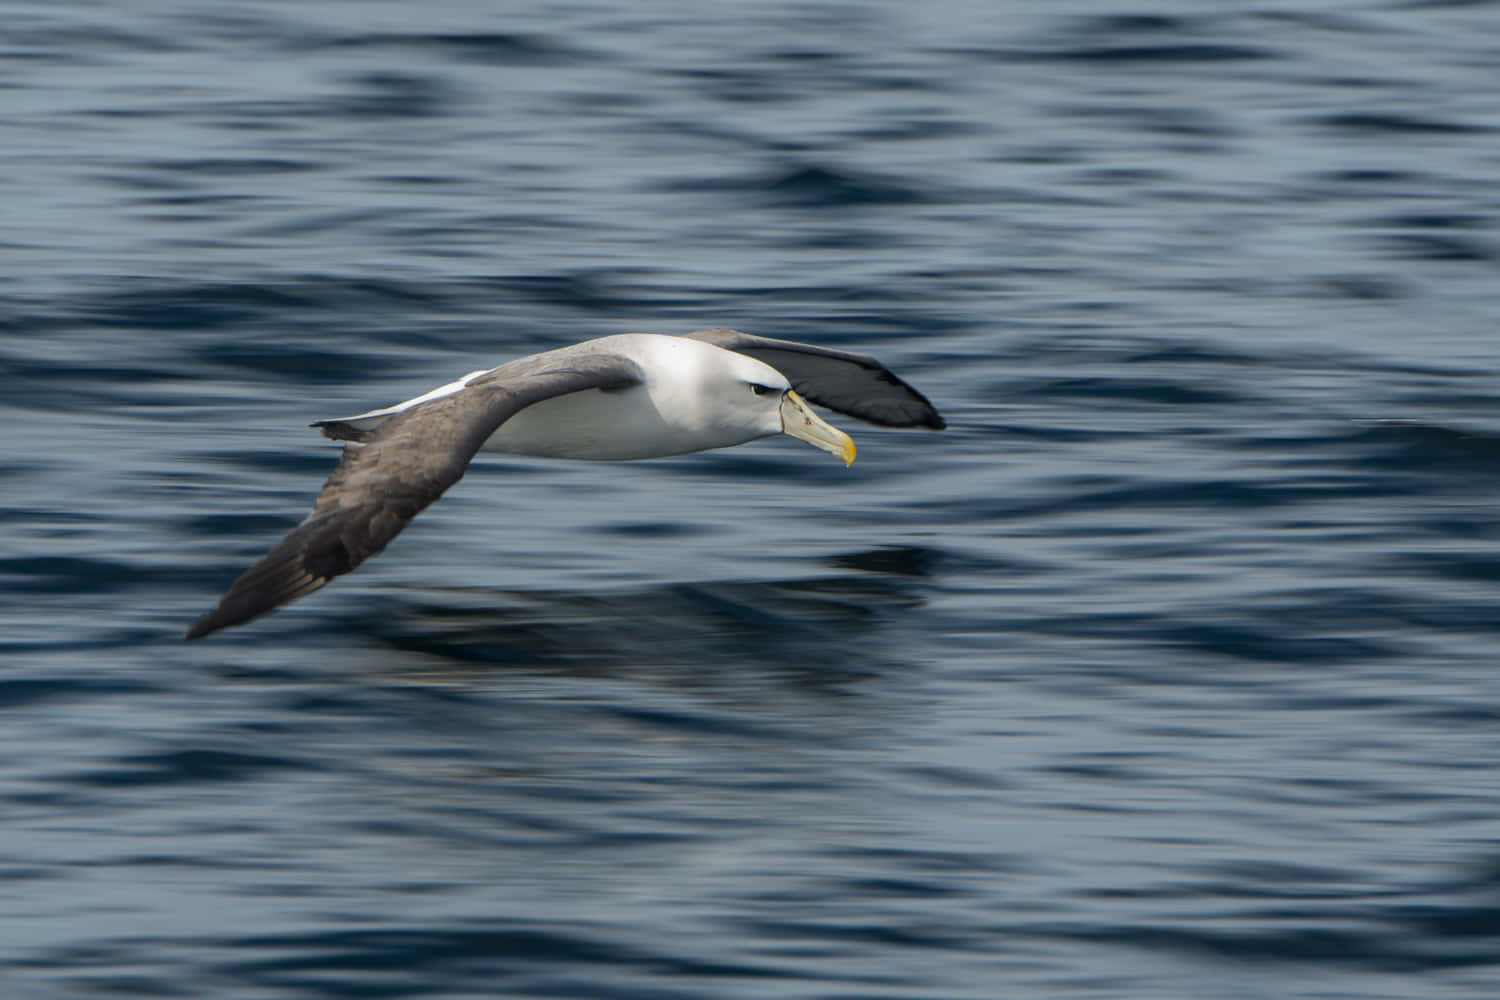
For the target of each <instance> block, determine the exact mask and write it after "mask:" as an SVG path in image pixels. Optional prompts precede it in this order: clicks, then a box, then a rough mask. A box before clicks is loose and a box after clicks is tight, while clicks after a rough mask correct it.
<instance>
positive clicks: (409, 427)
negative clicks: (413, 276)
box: [186, 355, 642, 639]
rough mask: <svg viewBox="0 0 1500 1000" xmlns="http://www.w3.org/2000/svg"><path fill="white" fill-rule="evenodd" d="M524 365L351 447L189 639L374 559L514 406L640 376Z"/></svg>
mask: <svg viewBox="0 0 1500 1000" xmlns="http://www.w3.org/2000/svg"><path fill="white" fill-rule="evenodd" d="M530 360H531V359H524V361H530ZM524 361H523V362H516V363H514V365H516V366H519V367H516V368H514V369H513V370H509V371H508V369H512V367H513V366H512V365H504V366H501V367H500V368H497V369H495V371H494V372H491V373H490V374H488V375H486V376H484V377H483V379H482V381H483V384H479V385H470V386H469V387H468V388H465V389H462V390H460V391H459V392H456V393H454V394H453V395H451V396H443V397H441V398H439V399H434V400H431V401H429V402H426V403H421V404H419V405H417V406H414V407H412V408H411V409H409V410H406V411H404V412H402V413H399V414H397V415H396V416H394V417H392V418H390V419H389V420H387V421H386V422H385V423H384V424H382V425H381V426H380V428H379V429H378V430H377V431H375V432H374V433H373V434H372V435H371V436H370V438H369V440H368V443H366V444H360V445H350V446H348V447H346V448H345V449H344V457H343V460H342V461H340V462H339V464H338V467H337V468H335V469H334V470H333V475H331V476H329V477H328V482H326V483H324V484H323V489H322V491H321V492H320V493H319V494H318V499H317V501H316V502H314V504H313V509H312V513H311V514H309V515H308V516H307V519H306V520H304V521H303V522H302V523H301V524H299V525H297V527H295V528H293V529H292V530H291V532H290V533H288V534H287V536H286V537H285V538H283V539H282V540H281V542H280V544H278V545H277V546H276V547H275V548H273V549H272V550H271V551H270V552H268V553H267V554H266V556H265V558H263V559H261V561H260V562H258V563H256V564H255V565H254V566H251V567H250V568H249V569H248V570H246V571H245V572H244V573H243V574H242V575H241V576H240V578H239V579H238V580H235V581H234V584H233V585H232V586H231V587H230V588H229V592H228V593H227V594H225V595H224V597H223V599H222V600H220V601H219V604H218V607H216V608H214V609H213V610H212V611H210V612H208V614H206V615H204V616H203V617H202V618H200V619H198V621H197V622H196V623H195V624H194V625H193V627H192V628H191V629H189V630H188V633H187V636H186V638H188V639H197V638H199V637H201V636H205V635H207V634H208V633H210V632H213V631H216V630H217V629H221V628H224V627H226V626H229V625H238V624H240V623H241V622H245V621H249V620H250V619H251V618H254V617H256V616H257V615H261V614H264V613H265V612H267V611H270V610H271V609H273V608H276V607H279V606H281V605H283V604H285V603H287V602H288V601H294V600H296V599H297V598H299V597H301V596H303V595H304V594H308V593H311V592H312V591H314V590H317V589H318V588H319V587H321V586H323V584H325V583H327V582H328V581H329V580H331V579H333V578H334V577H336V576H338V575H340V574H342V573H347V572H349V571H350V570H351V569H353V568H354V567H356V566H358V565H359V564H360V563H362V562H364V561H365V560H366V559H368V558H370V557H371V556H373V555H375V554H376V553H377V552H379V551H380V550H381V549H383V548H385V547H386V545H387V544H388V543H389V542H390V540H391V539H392V538H395V537H396V536H397V535H398V534H400V532H401V529H402V528H404V527H406V523H407V522H408V521H410V520H411V519H412V518H413V517H416V516H417V514H418V513H419V512H420V511H421V510H422V509H423V508H425V507H426V506H427V505H428V504H430V503H432V501H434V500H436V499H437V498H438V497H440V496H442V495H443V491H444V490H446V489H447V488H448V487H450V486H452V485H453V484H454V483H456V482H458V480H459V479H460V478H462V477H463V474H464V470H465V469H466V468H468V465H469V460H470V459H472V458H473V457H474V453H475V452H477V451H478V450H479V447H480V446H481V445H482V444H484V441H485V439H486V438H488V437H489V436H490V435H491V434H492V433H494V431H495V429H496V428H497V427H499V426H500V425H501V424H503V423H504V422H505V421H506V420H508V419H510V417H511V416H512V415H513V414H515V413H516V412H518V411H520V410H522V409H524V408H525V407H527V406H530V405H531V404H532V403H536V402H539V401H541V400H543V399H548V398H550V397H552V396H561V395H564V394H565V393H570V392H578V391H580V390H582V389H603V388H610V389H614V388H623V387H625V386H627V385H632V384H637V383H639V382H640V381H641V380H642V376H641V372H640V369H639V368H638V367H636V365H635V363H634V362H632V361H629V360H628V359H625V358H619V357H614V356H609V355H597V356H595V357H593V358H586V359H581V360H580V361H579V362H577V363H576V364H574V363H571V362H570V366H569V367H567V368H554V369H552V370H544V371H530V370H527V368H526V367H525V365H524ZM476 381H479V380H476Z"/></svg>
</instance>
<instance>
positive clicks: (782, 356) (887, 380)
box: [683, 329, 948, 430]
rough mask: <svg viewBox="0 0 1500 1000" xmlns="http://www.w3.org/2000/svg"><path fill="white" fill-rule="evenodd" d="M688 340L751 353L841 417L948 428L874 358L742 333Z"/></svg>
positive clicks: (702, 334)
mask: <svg viewBox="0 0 1500 1000" xmlns="http://www.w3.org/2000/svg"><path fill="white" fill-rule="evenodd" d="M683 336H684V337H686V338H688V339H690V340H701V341H704V342H705V343H709V344H713V345H714V346H716V347H722V348H724V349H725V350H727V351H734V352H735V353H737V354H748V355H749V356H750V357H752V358H754V359H756V360H757V361H762V362H764V363H766V364H768V365H770V366H771V367H772V368H775V369H776V370H777V371H779V372H781V374H783V375H785V376H786V380H787V381H788V382H790V383H792V388H793V389H795V390H797V392H799V393H800V394H802V395H803V396H806V397H807V398H808V399H810V400H812V401H813V402H814V403H817V404H818V405H819V406H826V407H828V408H829V409H830V410H834V411H836V412H838V413H843V414H847V415H848V416H851V417H858V418H859V419H860V420H865V421H868V422H870V423H872V424H880V425H881V426H884V427H931V428H932V429H933V430H942V429H943V428H944V427H946V426H948V425H947V422H946V421H944V420H943V418H942V417H941V416H940V415H939V414H938V411H937V410H936V409H935V408H934V407H933V405H932V404H931V403H929V402H928V401H927V397H926V396H924V395H922V394H921V393H920V392H918V391H917V390H915V389H913V388H912V387H911V386H909V385H907V384H906V383H905V382H903V381H901V379H899V378H897V377H896V376H895V375H894V374H892V372H891V370H890V369H888V368H886V366H885V365H883V364H881V363H880V362H879V361H876V360H875V359H874V358H872V357H869V356H868V355H865V354H854V353H851V352H849V351H839V350H834V349H833V348H830V347H815V346H813V345H811V344H799V343H796V342H795V341H791V340H775V339H773V338H771V337H756V336H753V335H751V334H748V333H741V332H739V331H738V330H726V329H716V330H695V331H693V332H692V333H688V334H683Z"/></svg>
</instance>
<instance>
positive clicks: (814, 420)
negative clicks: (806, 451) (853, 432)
mask: <svg viewBox="0 0 1500 1000" xmlns="http://www.w3.org/2000/svg"><path fill="white" fill-rule="evenodd" d="M781 429H782V431H784V432H785V433H787V434H790V435H791V436H792V437H794V438H796V439H797V440H798V441H806V442H807V443H808V444H810V445H812V446H813V447H814V448H822V449H823V450H824V451H826V452H831V453H832V454H835V455H837V456H838V457H839V458H842V459H843V460H844V464H845V465H846V466H847V465H853V464H854V441H853V440H852V439H851V438H850V437H849V435H847V434H845V433H844V432H843V431H841V430H839V429H838V428H837V427H834V426H833V425H832V424H830V423H827V422H826V421H825V420H824V419H823V418H822V417H820V416H818V415H817V414H816V413H814V412H813V411H812V410H811V409H809V408H808V406H807V401H806V400H805V399H803V398H802V397H801V396H799V395H797V394H796V393H795V392H793V391H792V390H790V389H788V390H787V391H786V395H784V396H782V397H781Z"/></svg>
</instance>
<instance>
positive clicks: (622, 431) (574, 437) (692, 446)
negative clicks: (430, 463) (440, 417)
mask: <svg viewBox="0 0 1500 1000" xmlns="http://www.w3.org/2000/svg"><path fill="white" fill-rule="evenodd" d="M756 436H759V435H758V434H757V435H749V436H746V434H745V433H744V432H743V431H738V432H735V433H734V434H733V435H726V434H725V433H724V432H722V431H718V432H716V431H714V430H709V429H705V428H699V427H689V426H685V425H684V424H683V423H682V422H680V421H669V420H666V419H664V418H663V417H662V414H661V412H660V410H658V409H657V407H656V405H655V404H654V402H653V401H652V399H651V396H650V394H649V393H648V392H647V391H646V389H645V388H644V387H641V386H636V387H632V388H629V389H620V390H613V391H605V390H600V389H585V390H583V391H582V392H574V393H569V394H568V395H566V396H557V397H555V398H553V399H545V400H542V401H541V402H540V403H533V404H532V405H531V406H528V407H527V408H526V409H524V410H522V411H521V412H519V413H517V414H516V415H515V416H513V417H511V418H510V419H509V420H507V421H506V422H505V423H503V424H501V425H500V427H499V429H498V430H496V431H495V433H493V434H491V435H490V436H489V438H488V439H487V440H486V441H485V443H484V446H483V449H482V450H484V451H499V452H505V453H507V454H512V455H538V456H542V457H547V458H581V459H591V460H594V461H604V462H623V461H629V460H632V459H638V458H660V457H662V456H664V455H680V454H683V453H684V452H689V451H702V450H704V449H707V448H723V447H727V446H729V445H734V444H741V443H743V442H745V441H748V440H751V439H752V437H756Z"/></svg>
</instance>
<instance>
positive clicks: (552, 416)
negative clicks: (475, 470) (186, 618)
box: [186, 329, 945, 639]
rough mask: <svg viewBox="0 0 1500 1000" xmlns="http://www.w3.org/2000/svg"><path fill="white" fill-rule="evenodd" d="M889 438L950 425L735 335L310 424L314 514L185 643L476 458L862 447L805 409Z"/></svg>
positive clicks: (349, 561) (312, 581)
mask: <svg viewBox="0 0 1500 1000" xmlns="http://www.w3.org/2000/svg"><path fill="white" fill-rule="evenodd" d="M809 400H810V401H812V402H813V403H817V404H818V405H820V406H823V407H826V408H827V409H830V410H833V411H835V412H837V413H842V414H845V415H847V416H851V417H856V418H858V419H860V420H864V421H867V422H869V423H872V424H878V425H881V426H884V427H930V428H932V429H934V430H941V429H942V428H943V427H944V426H945V424H944V422H943V418H942V417H941V416H939V415H938V412H937V410H935V409H934V408H933V406H932V404H931V403H929V402H928V401H927V399H926V397H924V396H923V395H922V394H921V393H920V392H918V391H917V390H915V389H913V388H912V387H911V386H909V385H907V384H906V383H905V382H903V381H901V379H899V378H897V377H896V376H895V375H894V374H892V373H891V372H890V370H889V369H887V368H886V367H885V366H884V365H882V364H881V363H880V362H879V361H876V360H875V359H874V358H871V357H867V356H865V355H863V354H853V353H850V352H848V351H839V350H833V349H831V348H826V347H816V346H813V345H811V344H799V343H795V342H793V341H789V340H774V339H772V338H769V337H757V336H754V335H752V334H748V333H740V332H739V331H737V330H727V329H714V330H697V331H694V332H693V333H688V334H684V335H682V336H667V335H664V334H657V333H623V334H616V335H614V336H609V337H600V338H598V339H596V340H587V341H584V342H583V343H580V344H574V345H572V346H570V347H563V348H559V349H557V350H553V351H546V352H543V353H541V354H534V355H531V356H530V357H525V358H519V359H517V360H515V361H509V362H507V363H505V364H503V365H500V366H499V367H498V368H489V369H484V370H481V371H476V372H470V373H469V374H467V375H465V376H464V377H463V378H461V379H458V380H457V381H455V382H450V383H448V384H447V385H442V386H439V387H438V388H436V389H433V390H432V391H430V392H426V393H423V394H422V395H420V396H417V397H415V398H414V399H408V400H407V401H406V402H404V403H397V404H396V405H395V406H389V407H386V408H384V409H379V410H371V411H369V412H368V413H361V414H358V415H357V416H353V417H342V418H335V419H331V420H319V421H317V422H315V423H313V424H312V426H313V427H317V428H319V429H320V430H321V431H322V432H323V434H324V435H325V436H327V437H329V438H332V439H333V440H335V441H342V442H344V443H345V445H344V454H343V458H342V459H341V460H340V462H339V464H338V466H337V467H336V468H335V469H334V470H333V474H332V475H330V476H329V477H328V481H327V482H326V483H324V484H323V489H322V490H321V491H320V492H319V493H318V497H317V499H316V500H315V501H314V502H313V509H312V513H310V514H309V515H308V516H307V517H306V519H305V520H303V521H302V522H301V523H300V524H298V525H297V526H296V527H295V528H293V529H292V530H291V531H290V532H289V533H288V534H287V536H286V537H285V538H283V539H282V540H281V542H280V543H279V544H278V545H276V547H275V548H273V549H271V551H270V552H268V553H267V554H266V555H265V557H264V558H262V559H261V560H260V561H259V562H257V563H256V564H255V565H254V566H251V567H250V568H249V569H247V570H246V571H245V572H244V573H243V574H241V575H240V577H239V579H237V580H235V581H234V583H233V584H232V585H231V586H230V588H229V591H228V593H226V594H225V595H224V597H223V599H221V600H220V601H219V603H218V606H217V607H215V608H214V609H213V610H212V611H209V612H208V613H207V614H205V615H204V616H203V617H202V618H200V619H198V621H197V622H196V623H195V624H194V625H193V627H192V628H190V629H188V632H187V635H186V638H188V639H198V638H201V637H202V636H205V635H208V634H209V633H210V632H215V631H218V630H219V629H221V628H226V627H228V626H231V625H239V624H242V623H244V622H247V621H249V620H250V619H252V618H256V617H258V616H260V615H262V614H265V613H266V612H268V611H271V610H273V609H275V608H278V607H280V606H281V605H283V604H286V603H288V602H289V601H294V600H296V599H297V598H299V597H303V596H306V595H307V594H310V593H312V592H313V591H314V590H317V589H318V588H319V587H321V586H323V585H324V584H325V583H327V582H328V581H329V580H332V579H333V578H334V577H336V576H339V575H341V574H343V573H347V572H349V571H350V570H352V569H354V568H355V567H356V566H358V565H359V564H360V563H362V562H364V561H365V560H366V559H368V558H370V557H371V556H373V555H375V554H376V553H378V552H380V551H381V550H382V549H384V548H385V547H386V545H387V544H388V543H389V542H390V541H391V539H393V538H395V537H396V535H398V534H399V533H400V532H401V529H402V528H405V527H406V524H407V522H408V521H410V520H411V519H412V518H413V517H416V516H417V514H418V513H420V512H421V511H422V510H423V509H424V508H425V507H426V506H427V505H428V504H430V503H432V502H433V501H434V500H436V499H437V498H438V497H440V496H442V495H443V491H445V490H446V489H448V487H450V486H452V485H453V484H454V483H456V482H458V480H459V479H460V478H462V477H463V474H464V470H465V469H466V468H467V467H468V465H469V462H470V460H471V459H473V458H474V456H475V455H477V454H478V453H479V452H480V451H495V452H502V453H508V454H512V455H533V456H544V457H551V458H575V459H587V460H592V461H606V462H607V461H629V460H633V459H641V458H660V457H663V456H667V455H681V454H685V453H687V452H694V451H707V450H709V449H713V448H728V447H730V446H732V445H737V444H744V443H745V442H746V441H753V440H755V439H757V438H762V437H768V436H770V435H773V434H788V435H790V436H792V437H794V438H797V439H798V440H801V441H805V442H807V443H808V444H810V445H812V446H813V447H814V448H821V449H822V450H824V451H827V452H830V453H832V454H834V455H836V456H838V457H839V458H840V459H842V460H843V461H844V464H845V465H848V464H850V463H852V462H853V461H854V442H853V441H852V440H850V438H849V435H847V434H845V433H844V432H843V431H841V430H839V429H838V428H836V427H834V426H832V425H830V424H829V423H827V422H826V421H824V420H823V419H822V418H821V417H819V416H818V415H817V414H816V413H814V412H813V411H812V410H811V409H810V408H809V407H808V405H807V401H809Z"/></svg>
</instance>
